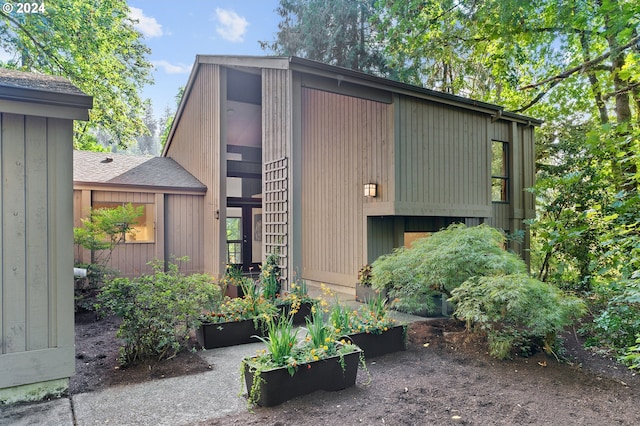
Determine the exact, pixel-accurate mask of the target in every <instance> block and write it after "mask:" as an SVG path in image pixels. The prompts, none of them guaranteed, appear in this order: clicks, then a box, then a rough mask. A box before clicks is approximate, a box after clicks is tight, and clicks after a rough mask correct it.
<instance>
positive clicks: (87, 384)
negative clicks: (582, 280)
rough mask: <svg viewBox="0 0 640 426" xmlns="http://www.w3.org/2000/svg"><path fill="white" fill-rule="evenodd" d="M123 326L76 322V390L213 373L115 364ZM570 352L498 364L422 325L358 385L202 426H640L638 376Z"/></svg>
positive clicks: (167, 364)
mask: <svg viewBox="0 0 640 426" xmlns="http://www.w3.org/2000/svg"><path fill="white" fill-rule="evenodd" d="M117 326H118V320H117V319H114V318H106V319H101V320H96V318H95V315H93V314H84V315H79V316H77V317H76V352H77V355H76V369H77V373H76V375H75V376H74V377H73V378H72V379H71V393H73V394H75V393H80V392H90V391H94V390H99V389H103V388H105V387H108V386H114V385H122V384H127V383H136V382H140V381H144V380H161V379H162V378H164V377H172V376H177V375H183V374H196V373H198V372H202V371H206V370H207V369H209V368H215V366H210V365H208V364H207V363H206V362H205V361H204V360H203V359H202V358H200V356H199V355H198V354H197V352H196V353H193V352H184V353H182V354H180V355H179V356H178V357H176V358H174V359H171V360H168V361H162V362H147V363H143V364H140V365H138V366H136V367H131V368H128V369H122V368H118V366H117V356H118V344H119V342H118V341H117V339H116V338H115V332H116V329H117ZM191 344H192V345H194V346H197V344H196V343H195V342H191ZM565 347H566V353H565V355H564V357H565V360H564V361H562V362H558V361H557V360H556V359H555V358H554V357H552V356H551V357H550V356H547V355H545V354H543V353H538V354H535V355H533V356H531V357H529V358H515V359H513V360H509V361H499V360H495V359H492V358H490V357H489V356H488V354H487V349H486V346H485V345H484V343H483V342H482V341H481V339H478V338H477V337H475V336H474V335H469V334H468V333H466V332H465V331H464V329H463V328H462V327H461V325H460V324H459V323H456V322H454V321H452V320H429V321H425V322H419V323H415V324H412V325H411V326H410V328H409V346H408V350H407V351H404V352H400V353H395V354H389V355H385V356H382V357H379V358H377V359H373V360H369V361H368V363H367V364H368V374H366V373H365V372H363V371H360V372H359V374H358V381H357V383H356V386H355V387H353V388H350V389H346V390H344V391H341V392H317V393H315V394H312V395H307V396H304V397H300V398H296V399H294V400H291V401H288V402H286V403H284V404H282V405H279V406H277V407H272V408H260V407H256V408H255V409H254V412H253V413H243V414H239V415H234V416H228V417H224V418H220V419H216V420H214V421H209V422H205V423H203V424H206V425H303V426H304V425H317V424H326V423H329V422H332V423H337V424H340V425H355V424H366V425H446V424H468V425H472V424H473V425H520V424H536V425H638V424H640V376H639V375H635V374H634V373H633V372H631V371H629V370H627V369H626V368H625V367H624V366H622V365H620V364H617V363H615V361H613V360H611V359H609V358H607V357H606V356H602V355H598V354H595V353H594V352H591V351H588V350H584V349H583V348H582V346H581V342H580V340H579V338H577V337H576V336H575V335H574V334H573V333H571V332H570V333H567V335H566V336H565ZM369 378H370V379H371V380H370V383H368V382H369ZM234 391H235V390H234Z"/></svg>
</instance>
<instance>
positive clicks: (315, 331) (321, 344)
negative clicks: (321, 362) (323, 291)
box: [305, 308, 336, 355]
mask: <svg viewBox="0 0 640 426" xmlns="http://www.w3.org/2000/svg"><path fill="white" fill-rule="evenodd" d="M305 321H306V323H307V327H306V331H307V339H306V341H307V342H308V343H309V344H310V345H311V348H312V349H313V350H315V351H321V350H322V351H325V352H326V355H334V354H332V353H331V352H329V346H331V348H332V349H335V346H334V345H329V344H330V343H331V342H333V341H334V340H335V338H336V336H335V334H334V333H333V330H332V328H331V327H329V326H328V325H327V324H325V322H324V315H323V313H322V311H321V310H320V309H315V308H314V309H312V310H311V318H308V317H307V318H305Z"/></svg>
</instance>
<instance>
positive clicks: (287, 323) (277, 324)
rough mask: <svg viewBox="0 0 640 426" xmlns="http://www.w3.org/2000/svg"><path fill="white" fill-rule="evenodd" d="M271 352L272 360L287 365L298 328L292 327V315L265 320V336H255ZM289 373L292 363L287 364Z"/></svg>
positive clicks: (291, 369)
mask: <svg viewBox="0 0 640 426" xmlns="http://www.w3.org/2000/svg"><path fill="white" fill-rule="evenodd" d="M257 337H258V339H260V340H261V341H262V342H263V343H264V344H265V345H266V350H267V351H269V353H270V354H271V357H272V360H273V362H274V363H276V364H278V365H287V361H288V360H289V359H290V358H291V354H292V353H293V349H294V345H295V344H296V343H297V341H298V329H297V328H294V327H293V318H292V317H284V316H281V317H278V319H277V320H271V321H269V322H267V337H266V338H265V337H260V336H257ZM287 368H288V369H289V374H291V375H293V373H294V372H295V369H294V367H293V365H287Z"/></svg>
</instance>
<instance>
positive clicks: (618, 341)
mask: <svg viewBox="0 0 640 426" xmlns="http://www.w3.org/2000/svg"><path fill="white" fill-rule="evenodd" d="M610 290H612V293H613V294H609V295H607V296H606V297H605V299H606V306H605V308H604V309H603V310H602V312H600V314H599V315H597V316H596V317H595V318H594V321H593V329H592V330H591V331H592V332H593V335H592V337H591V338H590V343H591V344H597V345H599V346H605V347H609V348H612V349H613V350H614V352H616V353H617V354H622V353H624V352H625V351H626V350H627V348H628V347H630V346H632V345H633V344H634V343H635V341H636V336H637V335H638V334H640V281H638V280H633V281H628V282H622V283H620V284H619V285H618V286H616V288H610Z"/></svg>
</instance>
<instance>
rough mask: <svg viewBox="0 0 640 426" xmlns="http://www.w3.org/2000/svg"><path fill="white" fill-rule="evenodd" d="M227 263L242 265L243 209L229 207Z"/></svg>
mask: <svg viewBox="0 0 640 426" xmlns="http://www.w3.org/2000/svg"><path fill="white" fill-rule="evenodd" d="M227 215H228V216H227V263H228V264H230V265H242V241H243V239H242V236H243V234H242V209H240V208H236V207H229V208H227Z"/></svg>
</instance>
